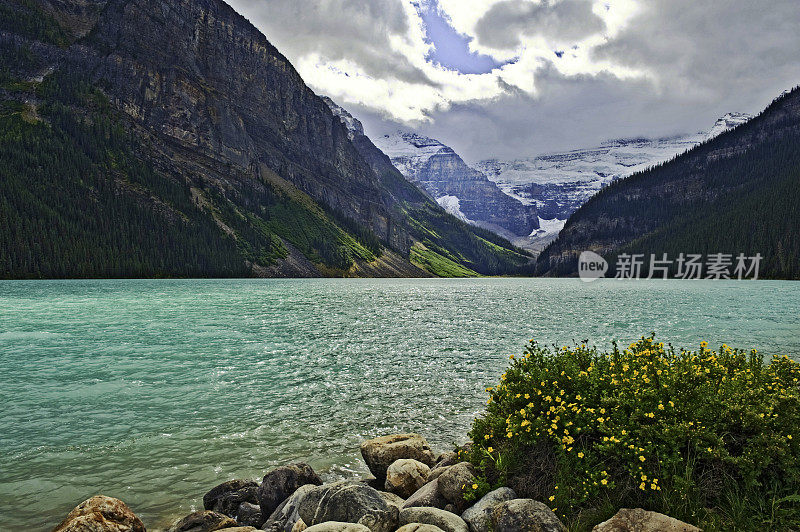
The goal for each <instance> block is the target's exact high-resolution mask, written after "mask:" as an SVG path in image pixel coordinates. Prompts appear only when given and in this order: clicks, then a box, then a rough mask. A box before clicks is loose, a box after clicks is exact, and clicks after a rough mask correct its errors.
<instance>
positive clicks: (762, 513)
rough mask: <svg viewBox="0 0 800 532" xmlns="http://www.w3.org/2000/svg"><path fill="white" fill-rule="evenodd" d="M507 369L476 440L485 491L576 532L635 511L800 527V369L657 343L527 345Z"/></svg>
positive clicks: (735, 524) (711, 522) (729, 524)
mask: <svg viewBox="0 0 800 532" xmlns="http://www.w3.org/2000/svg"><path fill="white" fill-rule="evenodd" d="M511 359H512V362H511V365H510V367H509V369H508V370H507V371H506V373H505V374H503V376H502V378H501V381H500V384H499V385H498V386H497V387H495V388H489V389H488V391H489V392H490V394H489V401H488V407H487V410H486V414H485V415H484V416H483V417H481V418H478V419H476V420H475V422H474V424H473V428H472V431H471V433H470V436H471V438H472V440H473V443H474V446H473V447H472V450H471V451H470V459H471V460H472V461H473V463H475V465H476V466H478V467H479V468H480V469H481V470H482V471H483V474H484V478H486V479H488V480H489V481H490V482H491V483H492V484H494V485H499V484H506V485H509V486H511V487H512V488H514V489H515V490H516V491H517V492H518V493H520V494H521V495H522V496H526V497H532V498H536V499H539V500H542V501H544V502H549V504H550V506H551V507H552V508H553V510H554V511H556V512H557V513H558V514H559V515H560V516H564V518H565V520H566V521H567V523H568V524H569V525H570V527H571V528H575V529H582V528H585V527H590V526H591V524H596V523H597V522H599V521H601V520H603V519H606V518H608V517H610V516H611V515H613V513H615V512H616V510H617V509H619V508H621V507H637V506H641V507H644V508H646V509H650V510H656V511H660V512H663V513H666V514H668V515H671V516H673V517H676V518H679V519H683V520H686V521H689V522H692V523H694V524H698V525H700V526H702V527H703V528H704V529H706V530H715V529H739V530H741V529H753V530H760V529H764V527H765V525H766V526H767V528H769V529H771V530H775V529H780V528H782V527H793V526H795V525H797V524H798V523H800V519H799V518H798V516H799V515H800V511H798V508H799V506H798V504H797V502H798V499H800V498H798V497H796V496H794V495H793V494H794V493H795V492H796V489H797V487H798V485H800V462H798V458H800V442H798V441H797V438H800V434H799V433H798V429H799V428H800V408H799V405H800V391H799V389H798V379H799V378H800V364H797V363H795V362H793V361H791V360H789V359H788V358H786V357H782V358H774V359H772V361H771V362H770V363H769V364H768V365H765V364H764V363H763V359H762V357H761V356H759V355H758V354H757V352H756V351H755V350H753V351H751V352H744V351H740V350H734V349H731V348H730V347H728V346H726V345H723V346H722V347H721V348H720V349H719V351H711V350H709V349H708V347H707V344H706V343H705V342H704V343H702V344H701V345H700V348H699V350H697V351H686V350H683V349H681V350H680V351H677V350H675V349H674V348H672V347H671V346H670V347H665V346H664V344H662V343H656V342H655V341H654V338H653V337H650V338H642V340H641V341H639V342H636V343H634V344H631V345H630V346H629V347H628V348H627V349H623V350H619V349H618V348H617V346H616V344H615V345H614V348H613V350H612V351H611V352H609V353H601V352H598V350H597V349H596V348H589V347H587V346H586V345H576V346H574V347H573V348H568V347H566V346H565V347H563V348H561V349H555V350H554V351H551V350H550V349H547V348H543V347H540V346H539V345H538V344H537V343H536V342H533V341H531V343H530V345H529V346H528V348H527V350H526V352H525V354H524V356H523V357H521V358H516V357H514V356H512V357H511ZM793 436H796V437H793Z"/></svg>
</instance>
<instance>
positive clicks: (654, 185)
mask: <svg viewBox="0 0 800 532" xmlns="http://www.w3.org/2000/svg"><path fill="white" fill-rule="evenodd" d="M798 183H800V88H795V89H793V90H791V91H789V92H786V93H784V94H782V95H781V96H779V97H778V98H776V99H775V100H774V101H773V102H772V104H770V105H769V106H768V107H767V108H766V109H765V110H764V111H762V112H761V113H760V114H759V115H758V116H756V117H754V118H752V119H751V120H749V121H747V122H745V123H743V124H740V125H738V126H736V127H734V128H733V129H729V130H727V131H725V132H723V133H721V134H720V135H718V136H716V137H713V138H711V139H709V140H706V141H705V142H703V143H701V144H699V145H697V146H696V147H694V148H692V149H691V150H689V151H687V152H685V153H683V154H681V155H678V156H676V157H674V158H673V159H671V160H669V161H666V162H664V163H662V164H660V165H656V166H654V167H653V168H650V169H648V170H644V171H641V172H637V173H635V174H633V175H631V176H629V177H626V178H624V179H621V180H618V181H616V182H614V183H613V184H611V185H609V186H608V187H605V188H604V189H603V190H601V191H600V192H599V193H598V194H596V195H595V196H593V197H592V198H591V199H590V200H589V201H588V202H586V203H585V204H584V205H582V206H581V207H580V208H579V209H578V210H577V211H575V213H574V214H573V215H572V216H571V217H570V219H569V220H568V221H567V223H566V225H565V227H564V229H563V230H562V232H561V233H560V235H559V237H558V238H557V239H556V240H555V241H554V242H553V243H552V244H550V245H549V246H548V247H547V248H546V249H545V250H544V251H543V253H542V254H541V255H540V256H539V258H538V265H537V273H539V274H544V275H574V274H575V273H576V272H577V259H578V255H579V254H580V253H581V252H582V251H594V252H596V253H598V254H600V255H603V256H604V257H606V259H607V260H610V263H611V264H612V271H611V274H612V275H613V274H614V271H613V266H614V264H615V260H616V258H617V257H618V256H619V255H620V254H623V253H627V254H633V253H636V254H642V255H643V256H645V257H649V256H650V255H651V254H655V255H656V256H658V257H660V256H661V255H662V254H663V253H667V254H668V255H669V256H671V257H672V258H673V259H674V258H676V257H678V256H679V254H680V253H684V254H705V255H711V254H718V253H723V254H728V255H732V256H734V257H735V256H738V254H745V255H747V256H750V257H752V256H756V254H760V255H761V256H762V257H763V258H764V261H763V264H762V270H761V274H762V276H763V277H768V278H782V279H784V278H785V279H797V278H799V277H800V266H799V265H798V257H800V238H798V234H797V231H796V229H797V227H800V206H798V203H800V198H798V197H797V194H798V189H799V188H800V187H798ZM672 273H673V274H674V273H675V266H674V265H673V269H672Z"/></svg>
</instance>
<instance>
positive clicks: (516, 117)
mask: <svg viewBox="0 0 800 532" xmlns="http://www.w3.org/2000/svg"><path fill="white" fill-rule="evenodd" d="M230 3H231V5H232V6H233V7H234V8H235V9H237V10H238V11H240V12H241V13H242V14H244V15H245V16H246V17H248V18H249V19H250V20H251V21H252V22H253V23H254V24H255V25H256V26H257V27H259V29H261V30H262V31H263V32H264V33H265V35H266V36H267V37H268V38H269V39H270V40H271V41H272V42H273V44H275V45H276V46H277V47H278V49H279V50H281V51H282V52H283V53H284V54H285V55H286V56H287V57H288V58H289V60H290V61H292V63H293V64H294V65H295V67H297V68H298V70H299V71H300V74H301V75H302V76H303V77H304V79H305V80H306V81H307V83H309V85H310V86H311V87H312V88H313V89H314V90H315V91H317V92H318V93H320V94H326V95H329V96H331V97H332V98H334V100H336V101H337V102H338V103H340V104H341V105H343V106H345V107H347V108H348V109H350V111H351V112H353V113H354V114H355V115H356V116H358V117H359V118H361V119H362V120H363V121H364V123H365V126H366V128H367V132H368V133H369V134H381V133H383V132H388V131H391V130H396V129H404V128H405V129H408V128H413V129H416V130H419V131H421V132H423V133H425V134H429V135H432V136H435V137H437V138H439V139H440V140H442V141H443V142H445V143H448V144H450V145H452V146H453V147H455V148H456V149H457V150H458V151H460V152H461V153H462V154H463V155H464V156H465V158H466V159H468V160H473V161H474V160H478V159H483V158H491V157H503V158H512V157H523V156H531V155H537V154H540V153H543V152H547V151H553V150H561V149H569V148H576V147H582V146H587V145H593V144H596V143H599V142H601V141H603V140H606V139H609V138H618V137H626V136H638V135H671V134H679V133H688V132H695V131H699V130H703V129H708V128H709V127H710V126H711V125H712V124H713V122H714V121H715V120H716V118H718V117H719V116H721V115H722V114H724V113H726V112H730V111H741V112H748V113H757V112H758V111H759V110H761V109H762V108H763V107H764V106H766V105H767V104H768V103H769V102H770V101H771V100H772V99H773V98H774V97H776V96H778V95H779V94H780V93H781V92H782V91H783V90H786V89H789V88H791V87H792V86H795V85H797V84H798V83H800V53H799V52H800V32H799V31H798V30H797V28H800V8H799V7H798V4H797V0H770V1H769V2H767V1H766V0H755V1H753V0H749V1H748V0H708V1H705V2H697V1H694V0H230ZM431 10H433V11H435V13H436V16H437V17H436V20H441V21H444V22H445V24H449V25H450V29H449V30H447V31H441V28H438V31H436V32H431V31H428V30H429V28H426V21H428V23H430V20H433V19H432V18H431V16H430V13H431ZM426 15H427V16H426ZM448 46H460V47H465V46H466V47H467V48H465V49H463V51H460V52H459V55H458V57H459V61H454V62H451V63H452V64H448V62H447V61H442V60H441V59H439V60H438V61H437V58H441V56H442V50H443V49H446V47H448ZM471 57H474V58H476V59H475V60H476V65H474V67H475V68H471V66H472V65H470V64H469V58H471ZM464 58H466V59H464ZM478 59H480V60H481V61H482V63H481V64H480V65H479V64H478V63H477V61H478ZM464 61H467V63H466V64H465V63H464ZM486 64H488V65H489V68H486V67H485V65H486ZM493 64H496V65H497V67H496V68H495V67H493V66H492V65H493Z"/></svg>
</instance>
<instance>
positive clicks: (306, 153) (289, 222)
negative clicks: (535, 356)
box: [0, 0, 529, 278]
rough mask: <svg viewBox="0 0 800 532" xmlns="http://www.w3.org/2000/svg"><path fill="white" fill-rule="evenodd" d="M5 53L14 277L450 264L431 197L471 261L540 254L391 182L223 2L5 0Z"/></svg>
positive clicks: (3, 129) (5, 197)
mask: <svg viewBox="0 0 800 532" xmlns="http://www.w3.org/2000/svg"><path fill="white" fill-rule="evenodd" d="M0 52H1V53H0V57H2V59H0V222H2V231H0V277H7V278H9V277H10V278H20V277H33V278H36V277H152V276H202V277H206V276H318V275H336V276H338V275H362V276H382V275H402V276H409V275H427V274H449V273H452V272H449V271H448V270H446V269H441V268H438V269H437V266H436V264H431V263H426V262H425V261H415V260H414V258H415V255H414V253H412V249H413V248H414V246H415V245H416V246H417V247H418V246H419V243H420V233H421V231H433V232H436V231H437V228H436V227H432V226H430V225H428V224H427V222H426V220H425V219H420V217H419V216H416V217H415V216H411V215H410V213H411V212H412V211H414V210H420V209H421V210H422V211H425V212H430V213H431V216H432V217H433V218H436V217H445V218H444V220H446V224H447V225H448V226H450V227H453V228H454V229H453V231H454V234H453V237H452V238H451V237H450V236H448V235H441V234H439V237H440V239H439V246H440V250H439V252H440V254H441V255H442V256H446V258H447V260H448V261H450V262H452V263H454V264H456V265H457V266H458V268H459V271H460V273H461V274H470V275H472V274H475V273H480V274H499V273H516V272H519V271H520V269H521V268H524V267H525V265H526V264H527V263H528V262H529V258H528V257H527V256H525V255H524V254H523V253H520V252H519V251H518V250H515V249H513V247H512V246H510V245H509V244H508V243H507V242H504V241H500V240H498V241H497V242H488V241H487V240H486V239H485V238H483V235H479V234H476V233H475V232H473V231H472V230H471V229H470V228H469V227H468V226H466V225H465V224H462V223H461V222H459V221H458V220H456V219H455V218H452V217H449V218H448V217H447V216H448V215H446V214H445V213H444V211H443V210H442V209H440V208H439V207H438V206H437V205H436V204H435V203H434V202H432V201H431V200H430V199H429V198H427V197H426V196H425V195H424V194H423V193H422V192H420V191H419V190H417V189H416V188H414V187H413V185H410V184H408V183H407V182H393V183H390V184H387V182H386V179H384V178H383V177H381V176H379V175H377V174H376V172H375V170H374V169H373V168H372V167H371V166H370V164H368V163H367V161H365V160H364V157H363V156H362V155H361V153H360V152H359V150H358V149H357V148H356V146H354V144H353V142H352V141H351V139H350V138H349V136H348V131H347V129H346V128H345V127H344V126H343V125H342V124H341V122H340V121H339V119H338V118H337V117H335V116H334V115H333V114H332V113H331V112H330V110H329V109H328V107H327V105H326V104H325V103H324V102H323V101H322V100H321V99H320V98H319V97H317V96H316V95H315V94H314V93H313V91H311V90H310V89H309V88H308V87H307V86H306V85H305V84H304V83H303V80H302V79H301V78H300V76H299V75H298V73H297V72H296V71H295V70H294V68H293V67H292V66H291V64H289V62H288V61H287V60H286V59H285V58H284V57H283V56H282V55H281V54H280V53H279V52H278V51H277V50H276V49H275V48H274V47H273V46H272V45H271V44H270V43H269V42H268V41H267V39H266V38H265V37H264V36H263V35H262V34H261V33H260V32H258V30H256V29H255V28H254V27H253V26H252V25H251V24H250V23H249V22H248V21H246V20H245V19H244V18H243V17H241V16H240V15H238V14H237V13H235V12H234V11H233V10H232V9H231V8H230V7H229V6H228V5H227V4H225V3H224V2H222V1H219V0H193V1H190V0H108V1H105V0H0ZM389 185H391V186H389ZM437 234H438V233H437Z"/></svg>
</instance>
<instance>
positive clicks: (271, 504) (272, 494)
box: [258, 463, 322, 515]
mask: <svg viewBox="0 0 800 532" xmlns="http://www.w3.org/2000/svg"><path fill="white" fill-rule="evenodd" d="M306 484H314V485H315V486H319V485H320V484H322V479H320V478H319V476H318V475H317V474H316V473H315V472H314V470H313V469H312V468H311V466H310V465H308V464H304V463H297V464H292V465H288V466H283V467H278V468H276V469H273V470H272V471H270V472H269V473H267V474H266V475H264V479H263V480H262V481H261V486H259V488H258V505H259V506H260V507H261V513H262V514H263V515H270V514H272V512H274V511H275V509H276V508H277V507H278V506H279V505H280V504H281V503H282V502H283V501H285V500H286V499H287V498H288V497H289V496H290V495H291V494H293V493H294V492H295V491H296V490H297V488H299V487H300V486H304V485H306Z"/></svg>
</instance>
